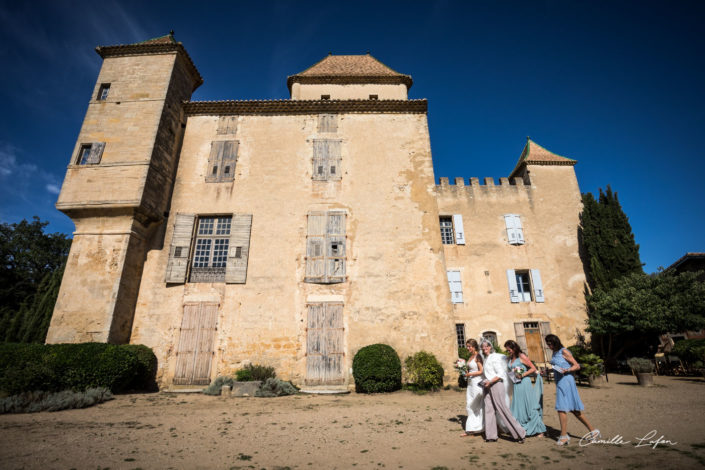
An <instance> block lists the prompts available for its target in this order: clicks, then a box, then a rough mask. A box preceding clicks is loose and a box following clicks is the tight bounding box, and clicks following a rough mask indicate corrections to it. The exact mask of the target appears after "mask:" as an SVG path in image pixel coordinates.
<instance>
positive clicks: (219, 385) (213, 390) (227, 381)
mask: <svg viewBox="0 0 705 470" xmlns="http://www.w3.org/2000/svg"><path fill="white" fill-rule="evenodd" d="M234 383H235V381H234V380H233V378H232V377H227V376H221V377H216V378H215V380H214V381H213V382H211V383H210V385H209V386H208V387H206V388H204V389H203V393H204V394H206V395H213V396H217V395H220V392H221V391H222V389H223V385H228V386H229V387H231V388H232V386H233V384H234Z"/></svg>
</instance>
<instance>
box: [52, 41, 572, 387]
mask: <svg viewBox="0 0 705 470" xmlns="http://www.w3.org/2000/svg"><path fill="white" fill-rule="evenodd" d="M98 52H99V53H100V54H101V56H102V57H103V59H104V63H103V67H102V69H101V72H100V75H99V77H98V81H97V83H96V87H95V90H94V94H93V99H92V100H91V102H90V103H89V106H88V111H87V113H86V118H85V120H84V123H83V127H82V129H81V132H80V134H79V137H78V142H77V144H76V148H75V149H74V153H73V156H72V158H71V163H70V164H69V167H68V170H67V175H66V179H65V181H64V185H63V187H62V191H61V194H60V196H59V200H58V202H57V208H59V209H60V210H62V211H64V212H65V213H67V214H68V215H69V216H70V217H71V218H72V219H73V220H74V221H75V223H76V232H75V233H74V242H73V246H72V248H71V253H70V255H69V261H68V265H67V268H66V274H65V275H64V281H63V283H62V287H61V291H60V293H59V298H58V301H57V305H56V308H55V311H54V316H53V318H52V323H51V326H50V330H49V335H48V338H47V341H48V342H52V343H56V342H79V341H109V342H116V343H122V342H130V343H141V344H146V345H148V346H150V347H152V348H153V349H154V351H155V353H156V354H157V357H158V359H159V373H158V374H159V375H158V379H159V381H160V383H161V384H162V385H163V386H179V385H185V386H189V385H200V384H203V383H207V382H208V381H209V380H210V379H212V378H214V377H216V376H217V375H223V374H227V373H231V372H233V371H234V370H235V369H237V368H240V367H242V365H243V364H245V363H247V362H252V363H260V364H266V365H270V366H274V367H275V368H276V370H277V374H278V375H279V376H281V377H283V378H285V379H291V380H293V381H294V382H295V383H298V384H302V385H304V386H307V387H315V386H318V387H348V386H350V385H351V383H352V374H351V367H352V358H353V356H354V354H355V352H356V351H357V350H358V349H360V348H361V347H363V346H365V345H368V344H373V343H378V342H382V343H387V344H389V345H391V346H393V347H394V348H395V349H396V350H397V352H398V353H399V355H400V356H401V358H402V359H403V358H404V357H406V356H408V355H410V354H413V353H414V352H417V351H420V350H426V351H430V352H432V353H434V354H435V355H436V356H437V357H438V358H439V360H441V362H442V363H443V364H444V367H445V368H446V371H447V372H451V363H452V361H453V360H454V359H455V357H456V348H457V338H458V336H457V335H466V336H467V337H477V336H478V335H479V334H480V333H484V332H487V333H488V334H489V333H493V334H495V335H496V336H497V338H498V340H499V341H500V342H503V341H504V340H506V339H510V338H512V339H513V338H515V335H516V336H517V338H518V339H519V340H520V342H521V341H526V342H527V345H528V346H529V349H530V351H532V354H533V355H536V354H538V353H541V351H538V352H537V350H535V348H536V346H535V344H534V343H532V341H534V339H533V338H535V334H534V323H535V324H536V325H539V326H536V328H539V329H540V330H541V333H543V334H545V333H546V332H547V331H548V329H549V328H550V329H551V331H552V332H555V333H557V334H559V335H561V336H563V337H565V338H566V339H569V337H571V336H573V335H574V334H575V329H576V328H578V329H582V327H583V324H584V318H585V305H584V300H583V297H582V294H583V288H584V287H583V286H584V273H583V268H582V264H581V261H580V258H579V255H578V242H577V228H578V214H579V212H580V208H581V206H580V192H579V189H578V185H577V180H576V178H575V173H574V171H573V164H574V163H575V162H574V161H572V160H568V159H565V158H563V157H558V156H556V155H554V154H552V153H550V152H548V151H546V150H545V149H543V148H541V147H539V146H537V145H536V144H534V143H533V142H531V141H529V142H527V146H526V148H525V151H524V153H523V154H522V156H521V158H520V161H519V163H518V165H517V167H516V169H515V170H514V172H513V173H512V175H511V176H512V184H510V183H509V180H507V179H505V178H503V179H502V184H501V185H499V186H494V185H492V184H485V185H479V184H478V183H477V181H476V179H473V181H472V182H471V184H470V185H468V186H465V185H464V181H462V180H460V179H459V180H457V181H456V184H455V185H449V184H448V182H447V179H444V178H441V184H440V185H436V184H435V178H434V174H433V166H432V160H431V150H430V140H429V132H428V126H427V120H426V108H427V107H426V101H425V100H409V99H408V98H407V90H408V88H409V87H410V86H411V83H412V82H411V77H409V76H407V75H402V74H399V73H397V72H395V71H393V70H391V69H389V68H388V67H386V66H385V65H384V64H382V63H380V62H379V61H377V60H376V59H374V58H373V57H371V56H369V55H365V56H328V57H326V58H324V59H323V60H322V61H321V62H319V63H318V64H315V65H314V66H312V67H311V68H309V69H307V70H306V71H304V72H302V73H300V74H297V75H293V76H291V77H289V80H288V86H289V89H290V91H291V96H292V98H291V99H290V100H275V101H217V102H190V101H188V100H189V98H190V94H191V92H192V91H193V90H194V89H195V88H196V87H197V86H199V85H200V84H201V82H202V79H201V77H200V75H199V74H198V72H197V70H196V68H195V67H194V65H193V63H192V62H191V59H190V58H189V57H188V54H187V53H186V51H185V50H184V49H183V46H181V44H180V43H176V42H174V40H173V37H172V36H166V37H163V38H158V39H156V40H151V41H147V42H145V43H140V44H133V45H127V46H110V47H101V48H98ZM508 214H509V215H513V217H515V218H510V219H507V218H506V217H505V216H506V215H508ZM507 220H520V221H521V222H517V224H519V223H520V224H521V230H522V235H523V243H521V244H519V243H515V242H516V239H514V238H512V240H511V242H512V243H510V240H509V239H508V236H509V234H510V232H511V235H512V236H514V235H515V234H516V231H517V230H519V228H518V226H515V225H511V224H512V223H514V222H507ZM449 221H450V224H449V223H448V222H449ZM439 222H440V223H441V224H442V225H444V228H443V230H444V233H445V239H444V240H442V230H441V227H440V226H439ZM507 224H510V225H511V227H509V225H507ZM463 226H464V227H465V230H464V229H463ZM508 227H509V228H508ZM463 232H464V233H463ZM449 234H450V235H449ZM462 235H464V239H463V237H462ZM459 237H460V238H459ZM449 270H450V271H454V272H456V271H457V272H458V273H459V279H456V278H455V277H452V276H451V278H449V277H448V274H447V271H449ZM508 270H512V271H511V275H516V276H517V277H516V279H517V280H518V281H519V283H520V290H521V286H523V285H522V284H521V281H522V279H524V278H523V277H522V276H524V273H526V281H527V282H528V283H529V284H527V285H530V287H531V288H532V289H534V290H533V291H530V292H529V291H527V292H522V293H521V295H522V296H523V297H521V298H519V297H517V295H516V292H514V293H512V294H511V295H510V289H511V287H512V281H511V277H510V271H508ZM453 276H455V275H453ZM449 279H451V281H452V282H451V283H450V284H449V281H448V280H449ZM449 285H451V286H454V287H452V289H453V290H454V294H453V297H452V299H453V300H451V290H450V289H449ZM515 287H516V286H515ZM459 289H460V290H462V294H461V296H462V300H461V301H459V300H460V299H459V297H458V295H459V293H458V290H459ZM537 289H538V290H537ZM539 340H540V335H539ZM532 348H534V349H532ZM535 359H536V360H537V361H539V362H543V357H538V356H536V357H535Z"/></svg>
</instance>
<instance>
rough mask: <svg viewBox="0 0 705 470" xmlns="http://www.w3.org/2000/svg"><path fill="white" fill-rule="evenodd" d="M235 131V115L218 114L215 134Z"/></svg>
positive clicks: (233, 132)
mask: <svg viewBox="0 0 705 470" xmlns="http://www.w3.org/2000/svg"><path fill="white" fill-rule="evenodd" d="M236 132H237V116H220V117H219V118H218V129H216V134H235V133H236Z"/></svg>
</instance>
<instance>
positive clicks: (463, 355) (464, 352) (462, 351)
mask: <svg viewBox="0 0 705 470" xmlns="http://www.w3.org/2000/svg"><path fill="white" fill-rule="evenodd" d="M458 357H459V358H460V359H465V360H466V361H467V360H468V359H470V351H469V350H468V348H465V347H462V348H458Z"/></svg>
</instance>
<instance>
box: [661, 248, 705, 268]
mask: <svg viewBox="0 0 705 470" xmlns="http://www.w3.org/2000/svg"><path fill="white" fill-rule="evenodd" d="M704 258H705V253H698V252H688V253H686V254H684V255H683V256H681V257H680V258H678V259H677V260H676V261H675V262H674V263H673V264H672V265H670V266H669V267H667V268H666V269H664V272H666V271H673V270H675V269H677V268H678V267H679V266H680V265H681V264H683V263H685V262H686V261H693V260H696V259H704Z"/></svg>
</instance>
